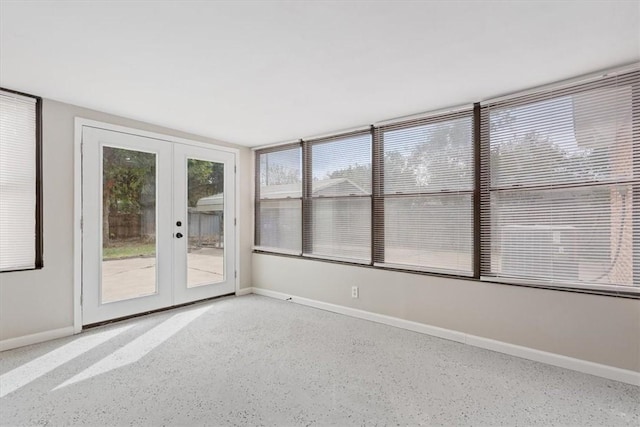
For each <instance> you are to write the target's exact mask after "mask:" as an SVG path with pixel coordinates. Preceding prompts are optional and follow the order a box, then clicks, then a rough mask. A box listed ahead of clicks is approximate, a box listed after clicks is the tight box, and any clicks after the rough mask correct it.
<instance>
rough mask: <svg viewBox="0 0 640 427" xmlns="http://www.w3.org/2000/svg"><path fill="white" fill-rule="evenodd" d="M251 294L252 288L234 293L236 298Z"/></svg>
mask: <svg viewBox="0 0 640 427" xmlns="http://www.w3.org/2000/svg"><path fill="white" fill-rule="evenodd" d="M252 293H253V288H241V289H238V290H237V291H236V296H237V297H239V296H241V295H248V294H252Z"/></svg>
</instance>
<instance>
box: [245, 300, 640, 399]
mask: <svg viewBox="0 0 640 427" xmlns="http://www.w3.org/2000/svg"><path fill="white" fill-rule="evenodd" d="M248 289H250V292H246V293H254V294H257V295H263V296H267V297H271V298H277V299H281V300H287V301H292V302H295V303H298V304H302V305H307V306H309V307H315V308H319V309H322V310H327V311H332V312H334V313H340V314H344V315H347V316H352V317H356V318H358V319H365V320H370V321H372V322H378V323H383V324H385V325H390V326H395V327H398V328H402V329H408V330H410V331H414V332H420V333H423V334H426V335H431V336H435V337H439V338H444V339H448V340H451V341H457V342H460V343H463V344H468V345H472V346H474V347H479V348H484V349H487V350H492V351H496V352H499V353H504V354H509V355H511V356H516V357H520V358H523V359H528V360H533V361H535V362H541V363H546V364H548V365H553V366H558V367H560V368H565V369H571V370H574V371H578V372H582V373H585V374H590V375H595V376H598V377H603V378H607V379H610V380H615V381H620V382H623V383H627V384H632V385H636V386H640V372H635V371H630V370H627V369H620V368H616V367H613V366H608V365H602V364H599V363H594V362H589V361H586V360H582V359H576V358H573V357H568V356H563V355H561V354H556V353H550V352H546V351H542V350H536V349H533V348H529V347H523V346H519V345H515V344H509V343H506V342H503V341H496V340H492V339H489V338H483V337H479V336H476V335H470V334H466V333H463V332H458V331H453V330H450V329H445V328H439V327H436V326H429V325H426V324H423V323H418V322H412V321H410V320H405V319H400V318H398V317H393V316H386V315H384V314H377V313H372V312H370V311H365V310H359V309H356V308H351V307H345V306H341V305H336V304H330V303H326V302H322V301H317V300H312V299H309V298H302V297H297V296H294V295H288V294H284V293H281V292H276V291H271V290H268V289H262V288H244V289H241V290H242V291H245V290H248ZM238 295H239V294H238ZM243 295H244V294H243Z"/></svg>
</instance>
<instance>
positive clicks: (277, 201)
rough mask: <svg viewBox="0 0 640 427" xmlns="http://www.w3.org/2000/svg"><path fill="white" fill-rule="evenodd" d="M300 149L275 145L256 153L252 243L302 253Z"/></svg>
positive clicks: (261, 246)
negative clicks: (254, 215)
mask: <svg viewBox="0 0 640 427" xmlns="http://www.w3.org/2000/svg"><path fill="white" fill-rule="evenodd" d="M301 156H302V149H301V147H300V145H299V144H298V145H296V146H294V147H292V146H288V147H278V148H277V149H275V150H272V151H261V152H259V153H257V154H256V170H257V173H256V228H255V232H256V236H255V241H256V245H257V246H258V247H259V248H264V249H267V250H272V251H276V252H289V253H293V254H298V255H299V254H301V253H302V157H301Z"/></svg>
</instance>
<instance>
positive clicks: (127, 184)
mask: <svg viewBox="0 0 640 427" xmlns="http://www.w3.org/2000/svg"><path fill="white" fill-rule="evenodd" d="M102 168H103V169H102V282H101V283H102V287H101V301H102V302H103V303H108V302H113V301H120V300H126V299H130V298H137V297H141V296H145V295H151V294H153V293H155V292H156V289H157V288H156V283H157V282H156V155H155V154H154V153H143V152H140V151H133V150H125V149H122V148H114V147H103V151H102Z"/></svg>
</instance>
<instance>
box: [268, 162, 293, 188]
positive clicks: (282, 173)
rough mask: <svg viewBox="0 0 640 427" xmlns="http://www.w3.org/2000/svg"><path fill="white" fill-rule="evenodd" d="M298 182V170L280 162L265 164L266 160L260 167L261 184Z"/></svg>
mask: <svg viewBox="0 0 640 427" xmlns="http://www.w3.org/2000/svg"><path fill="white" fill-rule="evenodd" d="M299 182H300V171H299V170H298V169H293V168H290V167H287V166H285V165H283V164H280V163H274V164H270V165H268V166H267V164H266V161H265V162H263V164H262V165H261V167H260V183H261V185H262V186H267V185H283V184H297V183H299Z"/></svg>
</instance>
